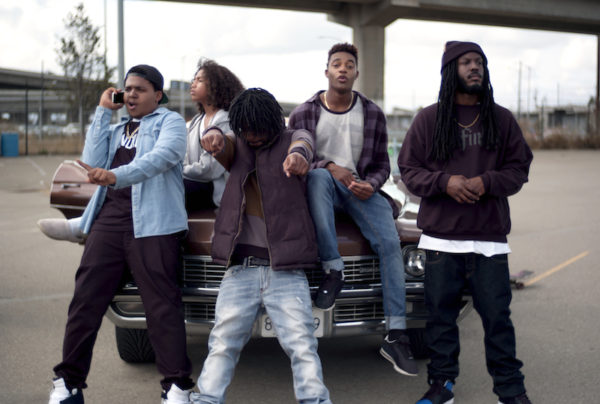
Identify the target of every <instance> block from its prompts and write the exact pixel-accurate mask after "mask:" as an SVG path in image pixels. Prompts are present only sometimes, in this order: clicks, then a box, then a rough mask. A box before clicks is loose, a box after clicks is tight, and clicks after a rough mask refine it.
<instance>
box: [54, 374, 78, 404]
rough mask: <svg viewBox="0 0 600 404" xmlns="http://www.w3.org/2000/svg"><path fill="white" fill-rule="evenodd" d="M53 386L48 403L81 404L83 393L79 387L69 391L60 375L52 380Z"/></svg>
mask: <svg viewBox="0 0 600 404" xmlns="http://www.w3.org/2000/svg"><path fill="white" fill-rule="evenodd" d="M52 383H53V384H54V388H53V389H52V391H51V392H50V399H49V400H48V404H83V393H82V392H81V390H79V389H73V390H71V391H69V389H68V388H67V385H66V384H65V379H63V378H62V377H61V378H59V379H54V380H53V381H52Z"/></svg>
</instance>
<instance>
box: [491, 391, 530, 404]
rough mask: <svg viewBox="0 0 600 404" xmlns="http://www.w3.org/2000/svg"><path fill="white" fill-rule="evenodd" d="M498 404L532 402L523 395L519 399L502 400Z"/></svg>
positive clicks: (525, 403) (524, 403)
mask: <svg viewBox="0 0 600 404" xmlns="http://www.w3.org/2000/svg"><path fill="white" fill-rule="evenodd" d="M498 404H531V400H530V399H529V397H527V394H525V393H523V394H521V395H520V396H517V397H510V398H501V399H500V401H498Z"/></svg>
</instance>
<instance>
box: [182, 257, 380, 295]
mask: <svg viewBox="0 0 600 404" xmlns="http://www.w3.org/2000/svg"><path fill="white" fill-rule="evenodd" d="M343 259H344V267H345V268H344V276H345V279H344V282H345V285H346V286H345V287H346V288H352V289H356V288H360V287H361V286H362V287H368V288H371V287H377V286H380V285H381V276H380V274H379V260H378V259H377V258H376V257H344V258H343ZM224 274H225V267H224V266H222V265H219V264H215V263H214V262H212V260H211V258H210V257H208V256H185V257H184V260H183V271H182V273H181V276H180V280H181V282H182V283H183V285H184V286H186V287H209V288H210V287H214V288H217V289H218V287H219V285H220V283H221V281H222V280H223V275H224ZM306 277H307V279H308V283H309V285H310V287H311V288H316V287H318V286H319V284H320V283H321V280H322V279H323V271H322V270H321V268H315V269H308V270H306Z"/></svg>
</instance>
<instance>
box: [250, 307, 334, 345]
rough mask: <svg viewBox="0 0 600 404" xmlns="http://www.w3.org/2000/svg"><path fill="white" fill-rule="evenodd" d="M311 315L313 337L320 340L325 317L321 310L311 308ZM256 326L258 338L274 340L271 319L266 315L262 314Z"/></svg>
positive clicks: (274, 334) (273, 328) (273, 327)
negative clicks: (257, 327) (258, 332)
mask: <svg viewBox="0 0 600 404" xmlns="http://www.w3.org/2000/svg"><path fill="white" fill-rule="evenodd" d="M312 315H313V327H314V331H313V332H314V334H315V337H317V338H320V337H322V336H323V328H324V326H325V320H324V319H325V316H324V314H323V310H321V309H316V308H314V307H313V309H312ZM258 326H259V330H260V336H261V337H263V338H274V337H276V336H277V334H276V333H275V326H274V325H273V323H272V321H271V318H270V317H269V316H268V315H267V313H265V312H263V313H262V314H261V315H260V317H259V318H258Z"/></svg>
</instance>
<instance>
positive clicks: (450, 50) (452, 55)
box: [442, 41, 487, 70]
mask: <svg viewBox="0 0 600 404" xmlns="http://www.w3.org/2000/svg"><path fill="white" fill-rule="evenodd" d="M468 52H477V53H479V54H480V55H481V56H482V57H483V60H484V62H485V63H487V58H486V57H485V53H483V50H481V47H480V46H479V45H477V44H476V43H475V42H460V41H448V42H446V46H444V54H443V55H442V70H444V67H446V65H447V64H448V63H450V62H452V61H453V60H454V59H456V58H459V57H461V56H462V55H464V54H465V53H468Z"/></svg>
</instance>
